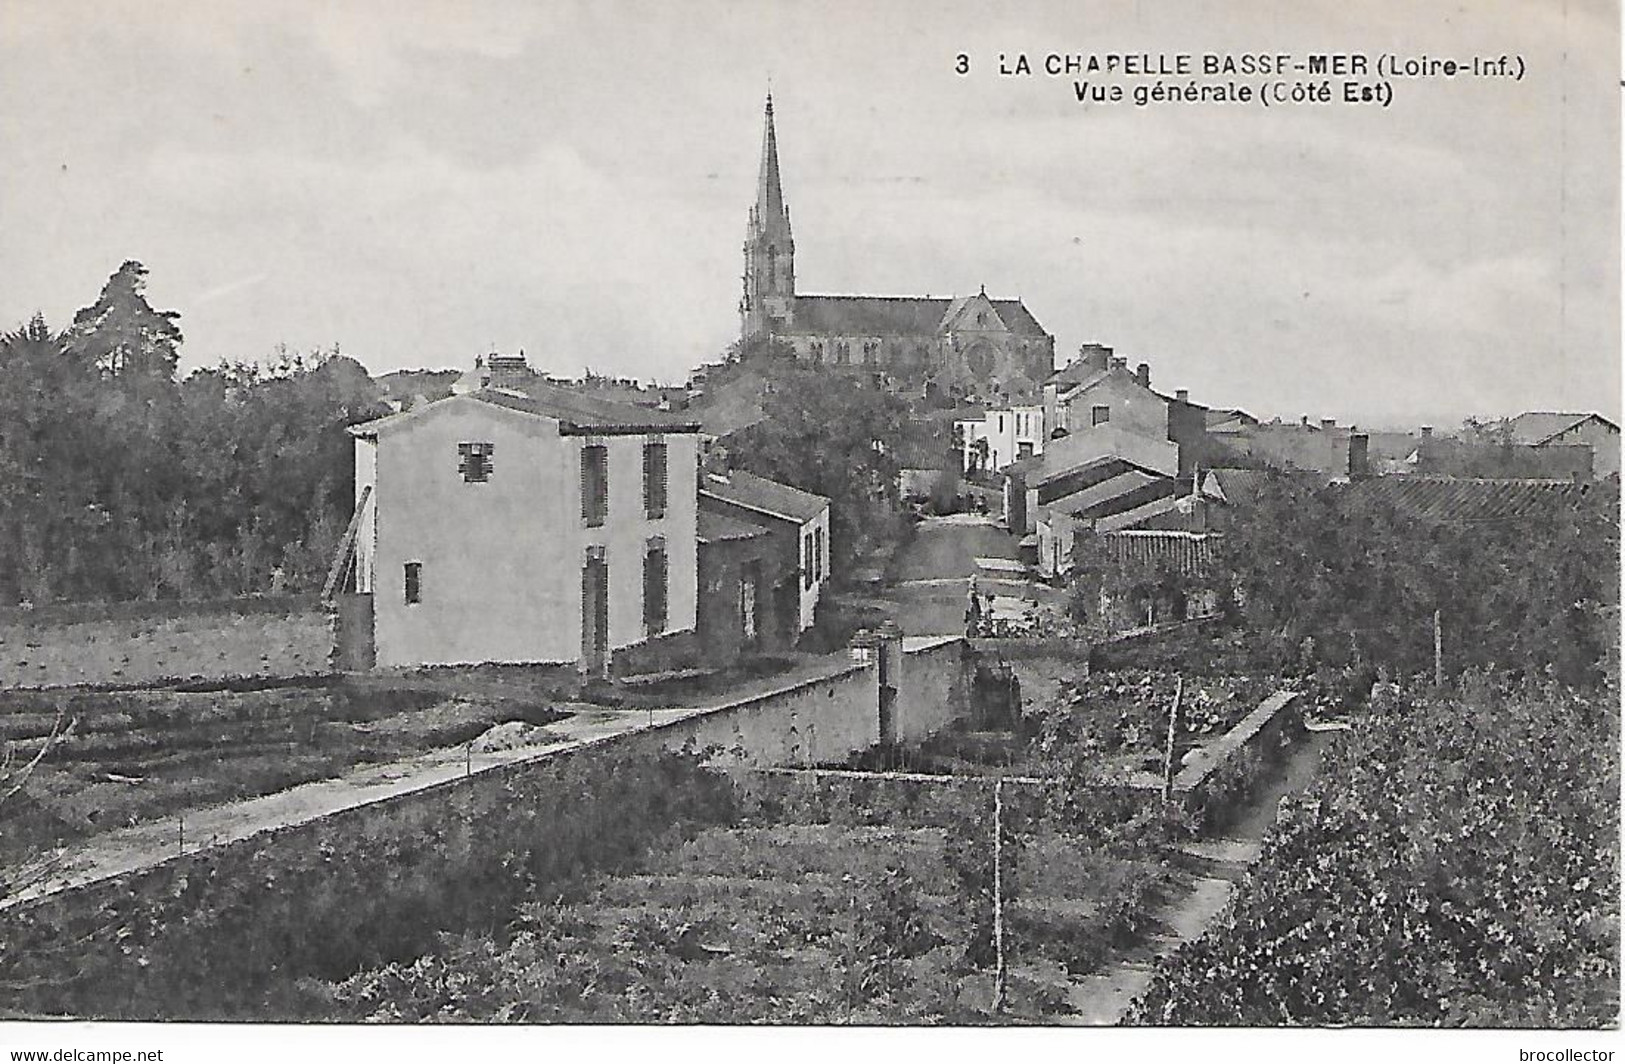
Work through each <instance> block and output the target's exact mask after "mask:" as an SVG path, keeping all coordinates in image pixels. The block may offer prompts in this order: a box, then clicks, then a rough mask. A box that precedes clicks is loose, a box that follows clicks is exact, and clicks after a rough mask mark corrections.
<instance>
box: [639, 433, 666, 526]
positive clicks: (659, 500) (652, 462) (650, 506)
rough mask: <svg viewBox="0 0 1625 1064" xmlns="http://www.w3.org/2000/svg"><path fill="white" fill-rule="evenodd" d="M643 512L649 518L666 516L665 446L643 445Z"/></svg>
mask: <svg viewBox="0 0 1625 1064" xmlns="http://www.w3.org/2000/svg"><path fill="white" fill-rule="evenodd" d="M643 510H644V513H646V514H647V515H648V516H649V517H651V518H653V517H665V516H666V445H665V444H664V443H646V444H644V445H643Z"/></svg>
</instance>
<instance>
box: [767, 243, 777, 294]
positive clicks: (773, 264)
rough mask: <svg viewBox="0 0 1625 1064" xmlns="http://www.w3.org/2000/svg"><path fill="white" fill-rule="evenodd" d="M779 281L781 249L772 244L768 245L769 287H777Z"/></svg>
mask: <svg viewBox="0 0 1625 1064" xmlns="http://www.w3.org/2000/svg"><path fill="white" fill-rule="evenodd" d="M778 283H779V249H778V248H776V247H774V246H773V245H772V244H769V245H768V246H767V287H768V288H776V287H777V286H778Z"/></svg>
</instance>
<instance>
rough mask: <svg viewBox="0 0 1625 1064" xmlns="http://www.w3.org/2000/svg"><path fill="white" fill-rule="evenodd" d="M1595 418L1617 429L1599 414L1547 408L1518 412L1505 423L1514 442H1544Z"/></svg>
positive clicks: (1616, 426)
mask: <svg viewBox="0 0 1625 1064" xmlns="http://www.w3.org/2000/svg"><path fill="white" fill-rule="evenodd" d="M1592 418H1596V419H1597V420H1598V421H1601V422H1602V423H1603V424H1605V425H1608V426H1610V427H1611V428H1614V429H1618V428H1619V426H1618V425H1615V424H1614V423H1613V422H1612V421H1609V420H1608V419H1607V418H1605V417H1603V416H1602V415H1601V414H1565V413H1557V412H1554V411H1549V410H1530V411H1527V412H1525V413H1522V414H1519V415H1518V416H1517V417H1515V418H1513V419H1512V420H1511V421H1509V422H1507V425H1508V426H1509V427H1510V428H1511V430H1512V441H1513V442H1514V443H1536V444H1538V443H1545V442H1546V441H1547V440H1549V439H1551V438H1552V437H1553V436H1557V435H1559V434H1560V433H1564V432H1567V431H1568V430H1569V429H1572V428H1574V427H1575V426H1576V425H1578V424H1580V423H1581V422H1584V421H1589V420H1591V419H1592Z"/></svg>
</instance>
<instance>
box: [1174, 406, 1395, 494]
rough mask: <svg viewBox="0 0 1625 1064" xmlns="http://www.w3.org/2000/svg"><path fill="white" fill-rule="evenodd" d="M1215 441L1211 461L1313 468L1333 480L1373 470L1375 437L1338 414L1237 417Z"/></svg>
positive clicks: (1213, 463)
mask: <svg viewBox="0 0 1625 1064" xmlns="http://www.w3.org/2000/svg"><path fill="white" fill-rule="evenodd" d="M1213 439H1214V441H1215V446H1214V448H1213V450H1212V452H1211V454H1210V456H1209V458H1208V460H1207V461H1205V462H1203V463H1202V464H1203V465H1204V466H1207V467H1210V468H1211V467H1221V466H1222V467H1229V466H1237V465H1241V464H1243V463H1245V464H1250V465H1251V466H1254V467H1259V468H1267V469H1279V470H1288V471H1298V472H1314V473H1318V474H1321V475H1322V476H1324V477H1326V478H1327V479H1328V480H1334V479H1350V478H1353V479H1358V478H1360V477H1363V476H1366V475H1368V474H1369V473H1370V472H1371V460H1370V437H1369V436H1367V435H1366V434H1365V433H1363V432H1361V431H1360V430H1359V429H1358V428H1356V427H1354V426H1352V425H1339V424H1338V423H1337V420H1336V419H1335V418H1321V419H1320V420H1319V421H1318V422H1316V421H1311V420H1310V419H1309V417H1308V416H1307V415H1305V416H1304V417H1302V418H1300V419H1299V420H1298V421H1296V422H1286V421H1282V420H1281V419H1279V418H1273V419H1271V420H1269V421H1264V422H1254V423H1251V424H1247V423H1244V422H1237V423H1235V424H1233V426H1226V428H1225V430H1224V431H1221V432H1216V433H1214V434H1213Z"/></svg>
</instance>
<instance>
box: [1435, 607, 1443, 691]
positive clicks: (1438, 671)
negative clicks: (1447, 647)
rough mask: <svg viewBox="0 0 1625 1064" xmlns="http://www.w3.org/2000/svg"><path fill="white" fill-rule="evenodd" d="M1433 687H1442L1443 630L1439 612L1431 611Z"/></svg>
mask: <svg viewBox="0 0 1625 1064" xmlns="http://www.w3.org/2000/svg"><path fill="white" fill-rule="evenodd" d="M1433 686H1434V687H1443V686H1444V630H1443V628H1442V626H1441V625H1440V618H1439V611H1438V610H1434V611H1433Z"/></svg>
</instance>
